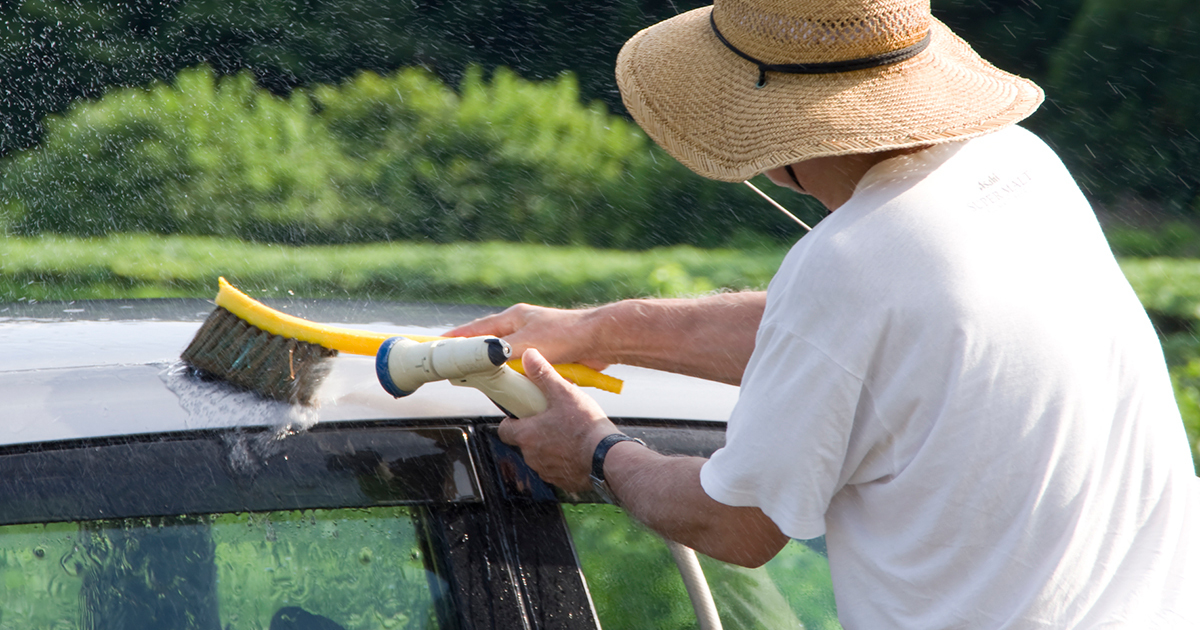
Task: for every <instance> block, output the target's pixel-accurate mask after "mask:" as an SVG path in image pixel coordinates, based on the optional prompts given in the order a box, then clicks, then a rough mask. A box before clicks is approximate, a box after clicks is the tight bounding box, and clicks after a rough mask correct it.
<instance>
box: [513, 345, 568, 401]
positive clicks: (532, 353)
mask: <svg viewBox="0 0 1200 630" xmlns="http://www.w3.org/2000/svg"><path fill="white" fill-rule="evenodd" d="M521 366H522V368H523V369H524V371H525V376H528V377H529V380H531V381H533V384H534V385H537V386H538V389H540V390H542V393H544V394H546V397H547V398H550V397H552V396H553V395H555V394H558V393H560V392H562V391H563V390H564V389H566V388H567V387H568V386H569V385H570V384H569V383H568V382H567V380H566V379H564V378H563V377H562V376H561V375H559V373H558V372H557V371H555V369H554V366H553V365H550V362H549V361H547V360H546V357H543V356H542V353H540V352H538V351H537V350H535V349H533V348H527V349H526V350H525V353H524V354H522V355H521Z"/></svg>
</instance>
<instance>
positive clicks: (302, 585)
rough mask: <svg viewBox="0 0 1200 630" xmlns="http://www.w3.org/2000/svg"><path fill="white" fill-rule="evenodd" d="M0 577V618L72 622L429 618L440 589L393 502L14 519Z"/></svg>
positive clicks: (361, 623)
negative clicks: (364, 506)
mask: <svg viewBox="0 0 1200 630" xmlns="http://www.w3.org/2000/svg"><path fill="white" fill-rule="evenodd" d="M0 584H2V585H3V588H2V589H0V615H2V616H0V627H2V628H53V629H57V628H64V629H65V628H72V629H73V628H79V629H80V630H99V629H102V628H103V629H110V628H111V629H113V630H118V629H119V630H141V629H146V630H150V629H155V630H161V629H164V628H171V629H177V628H179V629H182V628H187V629H197V630H209V629H211V630H225V629H228V630H257V629H264V630H265V629H270V630H284V629H287V628H321V629H322V630H337V629H338V628H344V629H345V630H357V629H367V628H370V629H372V630H374V629H380V628H386V629H397V630H401V629H425V628H437V627H439V626H438V624H437V618H436V615H435V612H434V610H435V609H434V606H435V602H434V597H433V594H432V593H433V591H432V590H431V589H438V590H439V591H440V590H441V589H442V583H441V579H440V578H439V577H437V576H435V575H433V574H431V573H429V572H428V571H427V570H426V568H425V563H424V561H423V559H422V551H421V546H420V543H419V541H418V538H417V534H416V528H415V525H414V521H413V515H412V512H411V510H409V509H408V508H396V507H388V508H375V509H369V510H359V509H346V510H309V511H302V512H301V511H291V512H270V513H261V514H225V515H217V516H199V517H168V518H153V519H121V520H110V521H91V522H84V523H52V524H46V525H40V524H39V525H10V526H6V527H0ZM321 617H324V618H325V619H321ZM333 624H336V625H333Z"/></svg>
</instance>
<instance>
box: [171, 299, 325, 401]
mask: <svg viewBox="0 0 1200 630" xmlns="http://www.w3.org/2000/svg"><path fill="white" fill-rule="evenodd" d="M336 355H337V350H330V349H329V348H325V347H323V346H319V345H317V344H313V343H308V342H304V341H299V340H296V339H290V338H288V337H281V336H279V335H275V334H272V333H269V332H267V331H265V330H262V329H261V328H257V327H255V326H253V325H251V324H250V323H248V322H246V321H245V320H243V319H242V318H240V317H238V316H237V315H234V314H233V313H231V312H229V311H227V310H225V309H224V308H221V307H219V306H218V307H217V309H216V310H214V311H213V312H212V314H211V315H209V316H208V319H206V320H205V321H204V324H203V325H202V326H200V330H199V331H197V332H196V336H195V338H193V339H192V343H190V344H188V347H187V349H186V350H184V351H183V356H182V358H183V361H184V362H185V363H187V364H188V365H190V366H192V367H193V368H196V369H198V370H200V371H201V372H202V373H204V374H206V375H209V376H211V377H214V378H217V379H220V380H223V381H227V382H229V383H232V384H234V385H237V386H238V387H241V388H243V389H247V390H250V391H252V392H255V393H258V394H260V395H262V396H266V397H268V398H273V399H275V400H279V401H283V402H286V403H293V404H301V405H310V404H312V399H313V396H314V395H315V394H316V391H317V386H319V385H320V384H321V380H322V379H323V378H325V375H326V374H327V373H328V372H329V367H330V366H329V362H328V361H326V359H329V358H331V357H334V356H336Z"/></svg>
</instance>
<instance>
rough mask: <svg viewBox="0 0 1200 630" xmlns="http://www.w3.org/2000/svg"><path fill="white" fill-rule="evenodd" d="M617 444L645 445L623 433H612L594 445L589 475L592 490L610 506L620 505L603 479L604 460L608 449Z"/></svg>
mask: <svg viewBox="0 0 1200 630" xmlns="http://www.w3.org/2000/svg"><path fill="white" fill-rule="evenodd" d="M618 442H637V443H638V444H641V445H642V446H645V445H646V443H645V442H643V441H641V440H639V439H637V438H635V437H631V436H628V435H625V434H624V433H613V434H612V435H609V436H606V437H605V438H604V439H603V440H600V443H599V444H597V445H596V450H595V452H593V453H592V474H591V475H590V479H591V480H592V489H593V490H595V491H596V494H598V495H600V498H601V499H604V502H605V503H611V504H612V505H620V504H619V503H618V502H617V497H615V496H614V495H613V492H612V488H609V487H608V481H607V480H606V479H605V478H604V458H605V456H607V455H608V449H610V448H612V447H613V445H614V444H616V443H618Z"/></svg>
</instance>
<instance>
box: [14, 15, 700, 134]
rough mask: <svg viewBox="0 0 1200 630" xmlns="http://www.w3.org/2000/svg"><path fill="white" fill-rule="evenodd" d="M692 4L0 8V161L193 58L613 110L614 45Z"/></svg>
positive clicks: (224, 65) (277, 73)
mask: <svg viewBox="0 0 1200 630" xmlns="http://www.w3.org/2000/svg"><path fill="white" fill-rule="evenodd" d="M701 4H706V3H705V2H699V1H686V2H663V1H661V0H616V1H611V0H579V1H577V2H570V3H553V4H551V3H542V2H529V1H527V0H462V1H458V2H412V1H409V0H384V1H383V2H377V1H368V0H337V1H336V2H286V1H284V0H254V1H249V0H172V1H170V2H162V1H159V0H127V1H123V2H107V3H99V2H72V1H68V0H26V1H24V2H6V3H0V59H3V60H4V63H3V64H0V85H3V86H4V87H5V89H6V97H5V98H4V99H0V116H2V117H3V119H4V121H5V125H4V126H3V127H0V153H8V152H10V151H12V150H14V149H16V148H21V147H24V146H28V145H29V144H31V143H32V142H34V141H35V140H36V139H37V138H38V136H39V134H40V131H39V126H38V121H40V120H41V119H42V118H43V117H44V116H45V115H46V114H47V113H55V112H61V111H63V110H64V109H65V108H66V107H67V105H68V104H69V103H71V102H72V101H73V100H75V99H77V98H79V97H85V98H95V97H97V96H99V95H100V94H101V93H103V91H104V90H105V89H106V88H107V87H108V86H113V85H124V86H131V85H145V84H148V83H149V82H150V81H152V80H169V79H170V78H171V77H173V76H174V75H175V74H176V73H177V72H179V71H180V70H181V69H183V68H186V67H191V66H195V65H198V64H201V63H204V64H207V65H209V66H211V67H213V68H215V69H216V70H217V72H218V73H219V74H222V75H226V74H234V73H237V72H240V71H242V70H249V71H250V72H251V73H252V74H253V75H254V77H255V78H256V79H257V80H258V82H259V83H260V84H261V85H263V86H265V87H267V88H269V89H271V90H272V91H273V92H275V93H276V94H286V93H288V92H289V91H290V90H291V89H293V88H295V87H297V86H304V85H311V84H314V83H336V82H339V81H341V80H343V79H345V78H347V77H350V76H353V75H355V74H357V73H358V72H359V71H361V70H373V71H375V72H380V73H388V72H391V71H393V70H395V69H397V68H400V67H403V66H409V65H419V66H422V67H425V68H428V69H430V70H432V71H434V72H436V73H437V74H438V76H440V77H441V78H443V79H445V80H447V81H451V82H455V83H457V81H458V79H459V78H460V77H461V76H462V74H463V72H464V70H465V69H466V68H467V67H468V66H470V65H481V66H483V67H485V68H486V69H488V70H491V69H493V68H497V67H500V66H509V67H513V68H515V69H516V70H518V71H519V72H520V73H521V74H522V75H523V76H526V77H528V78H533V79H549V78H552V77H555V76H557V75H559V74H561V73H562V72H564V71H568V70H570V71H573V72H575V73H577V74H578V75H579V76H580V77H582V82H583V85H584V92H585V94H587V98H588V100H592V99H596V98H603V99H605V100H606V102H607V104H608V105H609V106H610V107H614V108H618V109H619V108H620V99H619V97H618V96H617V95H616V93H615V90H614V89H613V78H612V68H613V65H614V61H615V59H616V54H617V51H618V50H619V48H620V46H621V44H622V43H624V41H625V40H626V39H628V38H629V37H630V36H632V35H633V34H634V33H635V32H637V31H638V30H639V29H641V28H644V27H646V26H649V25H650V24H652V23H654V22H657V21H658V20H660V19H663V18H666V17H669V16H671V15H674V14H675V13H676V12H677V11H679V10H686V9H689V8H693V7H695V6H700V5H701Z"/></svg>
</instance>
